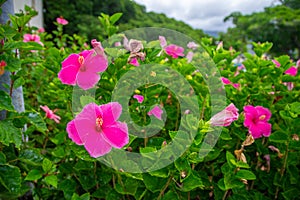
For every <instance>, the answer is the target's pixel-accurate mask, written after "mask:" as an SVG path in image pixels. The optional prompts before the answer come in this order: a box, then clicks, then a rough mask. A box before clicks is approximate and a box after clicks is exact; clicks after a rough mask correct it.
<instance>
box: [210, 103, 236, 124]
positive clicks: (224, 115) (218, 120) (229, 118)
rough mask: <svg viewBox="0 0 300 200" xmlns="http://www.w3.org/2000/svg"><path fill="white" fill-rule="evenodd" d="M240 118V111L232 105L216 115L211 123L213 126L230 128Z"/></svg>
mask: <svg viewBox="0 0 300 200" xmlns="http://www.w3.org/2000/svg"><path fill="white" fill-rule="evenodd" d="M238 118H239V113H238V109H237V108H236V107H235V105H234V104H233V103H231V104H229V105H228V106H227V107H226V108H225V109H224V110H222V111H221V112H218V113H217V114H215V115H214V116H213V117H212V118H211V119H210V120H209V121H210V123H211V125H213V126H229V125H230V124H231V123H232V122H233V121H235V120H237V119H238Z"/></svg>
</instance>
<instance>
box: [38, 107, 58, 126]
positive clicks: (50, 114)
mask: <svg viewBox="0 0 300 200" xmlns="http://www.w3.org/2000/svg"><path fill="white" fill-rule="evenodd" d="M40 108H41V109H43V111H45V112H46V117H47V118H49V119H52V120H54V121H55V122H56V123H59V120H60V119H61V118H60V116H58V115H56V114H54V113H55V110H54V111H52V110H50V109H49V108H48V106H40Z"/></svg>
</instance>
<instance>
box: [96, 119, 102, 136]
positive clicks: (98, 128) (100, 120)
mask: <svg viewBox="0 0 300 200" xmlns="http://www.w3.org/2000/svg"><path fill="white" fill-rule="evenodd" d="M102 125H103V119H102V117H101V116H99V117H97V118H96V130H97V131H98V132H100V131H101V129H102Z"/></svg>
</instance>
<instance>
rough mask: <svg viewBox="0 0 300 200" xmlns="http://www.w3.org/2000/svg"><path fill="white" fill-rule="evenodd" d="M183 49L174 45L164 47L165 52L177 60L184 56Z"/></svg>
mask: <svg viewBox="0 0 300 200" xmlns="http://www.w3.org/2000/svg"><path fill="white" fill-rule="evenodd" d="M183 51H184V48H182V47H180V46H177V45H175V44H170V45H168V46H166V47H165V52H166V54H168V55H169V56H171V57H172V58H178V57H179V56H184V54H183Z"/></svg>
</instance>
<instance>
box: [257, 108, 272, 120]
mask: <svg viewBox="0 0 300 200" xmlns="http://www.w3.org/2000/svg"><path fill="white" fill-rule="evenodd" d="M255 108H256V110H257V113H258V116H259V117H260V116H262V115H264V116H265V118H264V119H260V120H261V121H268V120H269V119H270V118H271V115H272V113H271V112H270V110H269V109H267V108H264V107H262V106H256V107H255Z"/></svg>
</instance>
